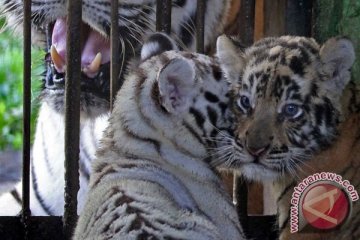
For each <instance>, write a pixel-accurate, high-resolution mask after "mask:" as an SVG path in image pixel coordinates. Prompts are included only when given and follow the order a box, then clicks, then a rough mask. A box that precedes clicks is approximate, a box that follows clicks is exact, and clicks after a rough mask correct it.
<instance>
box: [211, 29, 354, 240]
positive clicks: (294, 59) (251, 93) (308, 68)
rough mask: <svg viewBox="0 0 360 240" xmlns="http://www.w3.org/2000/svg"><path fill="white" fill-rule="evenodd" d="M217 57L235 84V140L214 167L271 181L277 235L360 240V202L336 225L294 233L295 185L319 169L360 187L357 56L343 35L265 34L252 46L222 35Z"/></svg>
mask: <svg viewBox="0 0 360 240" xmlns="http://www.w3.org/2000/svg"><path fill="white" fill-rule="evenodd" d="M217 55H218V58H219V61H220V64H221V66H222V68H223V69H224V71H225V74H226V77H227V78H228V79H229V80H231V82H233V84H232V87H231V94H230V95H231V101H230V102H231V103H230V105H231V109H232V111H233V112H234V115H235V116H234V119H235V123H234V129H233V132H234V133H233V137H232V138H230V139H227V140H226V141H225V142H224V143H223V146H222V147H221V148H220V149H221V151H222V153H224V152H226V154H225V155H224V156H223V158H219V159H216V158H215V159H214V162H213V163H214V165H221V167H223V168H227V169H229V168H231V169H236V170H237V171H238V172H239V173H240V174H242V175H243V176H244V177H245V178H247V179H249V180H255V181H262V182H264V183H269V182H272V188H273V189H272V191H273V194H274V196H275V198H276V203H277V212H278V227H279V233H280V239H305V237H306V239H360V228H359V225H360V214H359V213H360V205H359V202H355V203H354V205H353V209H352V215H351V216H350V218H349V220H348V221H347V222H346V223H345V224H343V225H342V226H341V227H340V228H339V229H337V230H335V231H332V232H323V233H315V232H312V233H298V234H291V233H290V219H289V211H290V200H291V195H292V193H293V190H294V187H295V186H296V185H297V184H298V183H300V182H301V181H302V179H304V178H305V177H307V176H309V175H311V174H313V173H316V172H334V173H337V174H340V175H341V176H342V177H343V179H347V180H349V181H350V182H351V184H353V185H354V187H355V189H356V190H357V191H358V192H359V191H360V99H359V98H360V89H359V87H358V86H356V85H355V84H354V83H353V82H351V81H350V78H351V73H350V69H351V66H352V64H353V62H354V59H355V53H354V47H353V45H352V43H351V42H350V41H349V40H348V39H346V38H342V37H337V38H331V39H329V40H328V41H326V42H325V43H324V44H323V45H319V44H318V43H317V42H316V41H315V40H314V39H312V38H304V37H292V36H283V37H278V38H265V39H262V40H260V41H258V42H256V43H255V44H254V45H253V46H251V47H249V48H243V47H241V45H240V44H239V42H238V41H236V40H234V39H231V38H228V37H226V36H221V37H219V39H218V42H217Z"/></svg>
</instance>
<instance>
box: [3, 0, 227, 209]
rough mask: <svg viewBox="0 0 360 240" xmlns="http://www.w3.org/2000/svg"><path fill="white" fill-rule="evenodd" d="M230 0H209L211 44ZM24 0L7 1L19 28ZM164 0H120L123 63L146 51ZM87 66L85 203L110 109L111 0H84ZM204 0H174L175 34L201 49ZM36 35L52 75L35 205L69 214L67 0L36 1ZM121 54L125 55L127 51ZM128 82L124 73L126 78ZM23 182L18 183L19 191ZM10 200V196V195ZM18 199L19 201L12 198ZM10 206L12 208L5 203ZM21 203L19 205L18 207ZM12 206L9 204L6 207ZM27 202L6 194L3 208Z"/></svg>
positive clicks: (35, 155)
mask: <svg viewBox="0 0 360 240" xmlns="http://www.w3.org/2000/svg"><path fill="white" fill-rule="evenodd" d="M229 2H230V0H226V1H221V0H208V1H205V4H206V12H205V23H206V25H205V45H206V47H209V46H210V44H211V43H213V42H214V40H215V37H216V36H217V35H218V34H219V33H221V31H222V30H223V22H224V21H225V17H226V13H227V11H228V9H229ZM22 4H23V1H22V0H0V12H1V14H0V15H3V16H5V17H6V18H7V21H8V25H9V27H10V28H12V29H18V30H21V22H22V16H23V7H22ZM155 9H156V0H136V1H133V0H131V1H130V0H121V1H120V0H119V30H120V35H121V36H120V37H121V39H120V42H121V47H122V51H123V53H124V52H126V56H128V58H127V59H125V60H124V59H123V69H125V68H126V66H127V65H129V64H128V63H129V62H131V61H130V60H133V59H136V58H137V56H139V54H140V53H139V46H140V45H141V43H142V42H143V39H144V36H146V35H147V34H148V33H151V32H153V31H154V30H155V16H156V12H155ZM82 12H83V22H84V24H83V25H82V28H83V31H82V38H83V39H84V41H83V51H82V57H81V64H82V67H83V74H82V81H81V89H82V92H81V111H82V112H81V123H80V129H81V130H80V131H81V133H80V135H81V136H80V142H81V144H80V191H79V194H78V202H79V209H81V207H82V205H83V200H84V196H85V194H86V192H87V185H88V180H89V174H90V172H91V170H90V165H91V164H90V163H91V162H92V159H94V154H95V149H96V147H97V146H98V140H99V138H100V136H101V135H102V131H103V130H104V128H105V127H106V125H107V118H108V114H109V112H108V109H109V95H110V94H109V76H110V73H109V72H110V71H109V66H110V64H109V61H110V54H109V53H110V44H109V38H108V36H109V33H110V1H108V0H100V1H93V0H83V9H82ZM195 15H196V1H186V0H174V1H172V24H171V33H172V34H171V35H172V38H173V39H175V40H176V42H177V44H178V46H179V47H180V48H181V49H185V48H186V49H187V48H188V49H192V50H194V49H195V37H194V35H195V27H194V20H195ZM32 16H33V17H32V26H33V29H32V30H33V33H32V36H33V39H34V41H35V42H37V43H40V44H42V45H46V46H45V48H46V50H47V51H48V54H47V55H46V57H45V64H46V74H45V77H44V81H43V83H44V85H43V90H42V94H41V108H40V112H39V117H38V121H37V126H36V135H35V142H34V145H33V150H32V165H31V201H30V203H31V210H32V214H33V215H61V214H62V213H63V203H64V197H63V195H64V194H63V189H64V180H63V177H62V176H64V167H63V166H64V147H65V146H64V139H63V138H64V116H63V110H64V83H65V76H64V67H65V65H66V62H65V49H66V40H65V39H66V36H65V33H66V32H65V25H66V1H65V0H38V1H32ZM125 44H127V47H126V48H125ZM119 57H120V58H123V55H121V54H119ZM119 81H122V79H119ZM20 188H21V186H20V185H19V186H18V187H17V191H18V192H19V194H20V193H21V190H20ZM9 199H10V200H9ZM11 201H12V203H11ZM5 206H6V207H5ZM12 206H13V207H14V208H13V207H12ZM5 210H6V211H5ZM19 210H20V205H19V204H18V203H17V202H16V201H15V199H14V198H12V197H11V196H10V195H9V194H5V195H3V196H2V198H0V215H8V214H9V215H14V214H16V213H17V212H18V211H19Z"/></svg>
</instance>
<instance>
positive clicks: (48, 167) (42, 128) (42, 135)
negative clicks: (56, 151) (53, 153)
mask: <svg viewBox="0 0 360 240" xmlns="http://www.w3.org/2000/svg"><path fill="white" fill-rule="evenodd" d="M40 126H41V138H42V139H41V145H42V146H43V152H44V159H43V160H44V161H45V165H46V168H47V169H48V171H49V174H50V175H51V176H53V175H54V173H53V170H52V167H51V164H50V162H49V152H48V149H47V145H46V143H45V134H44V125H43V122H41V124H40Z"/></svg>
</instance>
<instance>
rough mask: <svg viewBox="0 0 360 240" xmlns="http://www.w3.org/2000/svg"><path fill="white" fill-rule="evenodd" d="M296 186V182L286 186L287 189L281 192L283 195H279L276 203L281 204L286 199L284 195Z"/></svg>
mask: <svg viewBox="0 0 360 240" xmlns="http://www.w3.org/2000/svg"><path fill="white" fill-rule="evenodd" d="M295 186H296V182H291V183H290V184H289V185H287V186H286V188H285V189H284V190H283V191H282V192H281V194H280V195H279V197H278V198H277V200H276V202H277V203H279V202H280V201H281V199H282V197H284V195H285V194H286V193H287V192H288V191H289V190H291V189H292V188H294V187H295Z"/></svg>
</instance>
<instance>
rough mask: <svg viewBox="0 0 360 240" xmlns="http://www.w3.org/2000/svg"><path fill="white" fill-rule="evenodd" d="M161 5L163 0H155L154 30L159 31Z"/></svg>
mask: <svg viewBox="0 0 360 240" xmlns="http://www.w3.org/2000/svg"><path fill="white" fill-rule="evenodd" d="M162 6H163V0H156V31H157V32H160V31H161V29H162V20H163V17H162V13H163V10H162Z"/></svg>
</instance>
